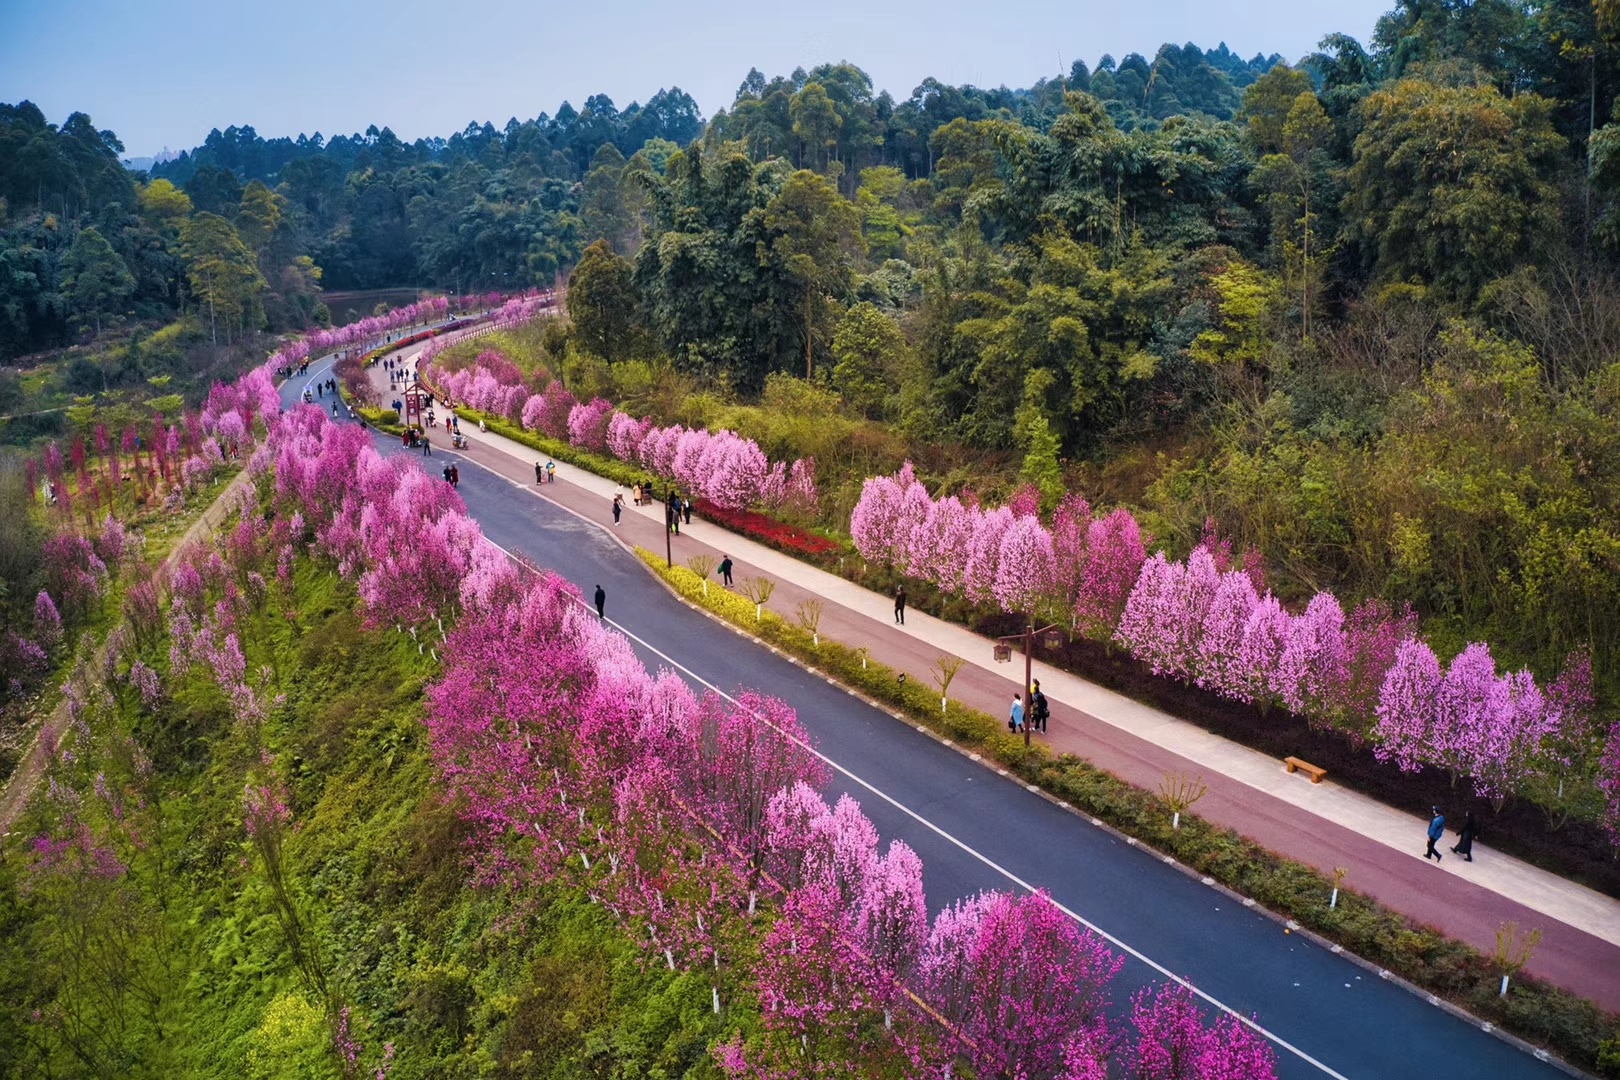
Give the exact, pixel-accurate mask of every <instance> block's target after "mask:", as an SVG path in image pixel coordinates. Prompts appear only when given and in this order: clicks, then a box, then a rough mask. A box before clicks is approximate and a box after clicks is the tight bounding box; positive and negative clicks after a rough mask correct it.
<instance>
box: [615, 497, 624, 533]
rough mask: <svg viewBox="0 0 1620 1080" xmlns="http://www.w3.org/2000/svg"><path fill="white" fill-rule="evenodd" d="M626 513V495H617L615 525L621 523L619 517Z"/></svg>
mask: <svg viewBox="0 0 1620 1080" xmlns="http://www.w3.org/2000/svg"><path fill="white" fill-rule="evenodd" d="M622 513H624V494H623V493H622V492H618V493H615V494H614V496H613V524H615V525H617V524H618V523H619V515H620V514H622Z"/></svg>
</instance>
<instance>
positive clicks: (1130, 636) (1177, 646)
mask: <svg viewBox="0 0 1620 1080" xmlns="http://www.w3.org/2000/svg"><path fill="white" fill-rule="evenodd" d="M1220 577H1221V573H1220V571H1219V570H1218V569H1217V568H1216V565H1215V559H1214V558H1213V556H1212V555H1211V554H1210V551H1209V549H1208V548H1204V547H1198V548H1194V549H1193V552H1192V554H1191V555H1189V556H1188V557H1187V561H1186V562H1185V563H1178V562H1171V561H1170V560H1168V559H1166V558H1165V557H1164V555H1163V554H1162V553H1161V554H1159V555H1156V556H1155V557H1154V558H1153V559H1152V560H1150V561H1149V562H1148V564H1147V565H1146V566H1144V567H1143V568H1142V576H1141V579H1140V580H1139V581H1138V582H1137V585H1136V588H1135V589H1134V590H1133V591H1132V592H1131V596H1130V599H1129V600H1128V601H1127V602H1126V604H1125V612H1124V614H1123V615H1121V616H1120V621H1119V627H1118V629H1117V630H1116V631H1115V639H1116V640H1117V641H1119V643H1120V644H1121V645H1124V646H1125V647H1126V648H1127V649H1129V650H1130V652H1131V655H1132V656H1135V657H1136V658H1137V659H1138V660H1141V661H1142V662H1143V663H1145V664H1147V665H1148V667H1149V669H1150V670H1151V671H1152V672H1153V673H1154V674H1155V675H1171V676H1175V677H1177V678H1184V679H1185V678H1191V677H1193V674H1194V669H1195V667H1196V665H1197V662H1198V642H1199V638H1200V637H1201V635H1202V633H1203V626H1204V617H1205V615H1207V614H1208V612H1209V607H1210V604H1211V603H1213V602H1214V600H1215V592H1216V589H1217V588H1218V587H1219V585H1220Z"/></svg>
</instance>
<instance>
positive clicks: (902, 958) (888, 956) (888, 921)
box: [855, 840, 928, 1010]
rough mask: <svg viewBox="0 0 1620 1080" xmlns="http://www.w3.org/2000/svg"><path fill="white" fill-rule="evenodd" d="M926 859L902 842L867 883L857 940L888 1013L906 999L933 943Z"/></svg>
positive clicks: (857, 917)
mask: <svg viewBox="0 0 1620 1080" xmlns="http://www.w3.org/2000/svg"><path fill="white" fill-rule="evenodd" d="M922 872H923V867H922V860H921V859H919V858H918V857H917V853H916V852H914V851H912V850H911V848H910V847H908V846H907V845H906V844H904V843H903V842H901V841H899V840H895V841H893V842H892V843H890V845H889V851H888V853H887V854H886V855H884V856H883V857H882V858H880V859H878V860H877V861H876V862H874V863H873V864H872V866H871V869H870V870H869V872H868V873H867V875H866V880H865V881H864V882H863V883H862V890H861V895H860V897H859V900H858V906H857V910H856V915H855V935H856V937H857V939H858V940H859V942H860V946H861V951H862V952H863V953H864V955H865V959H866V962H867V963H868V964H870V965H871V966H872V969H873V970H872V974H871V976H870V981H871V983H872V985H873V987H874V990H875V992H876V996H877V997H878V998H879V999H880V1001H882V1003H883V1005H884V1008H885V1009H891V1010H892V1009H893V1008H894V1007H895V1005H896V1004H897V1003H898V1002H899V1000H900V993H899V991H900V988H901V987H902V986H904V985H906V983H907V982H908V981H909V980H910V979H911V977H912V975H913V974H914V973H915V972H916V970H917V966H918V964H919V963H920V962H921V960H922V954H923V949H924V948H925V947H927V944H928V905H927V903H926V901H925V899H924V896H923V878H922Z"/></svg>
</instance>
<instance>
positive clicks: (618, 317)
mask: <svg viewBox="0 0 1620 1080" xmlns="http://www.w3.org/2000/svg"><path fill="white" fill-rule="evenodd" d="M634 274H635V272H634V270H632V269H631V266H630V264H629V263H628V262H626V261H625V260H624V259H623V258H621V257H619V256H618V255H616V254H614V252H613V248H612V247H611V246H610V245H609V244H608V242H607V241H606V240H598V241H597V242H596V243H594V244H592V245H591V246H590V247H588V248H586V249H585V254H584V255H583V256H581V258H580V260H579V265H578V266H576V267H575V268H574V272H573V274H572V275H571V276H570V277H569V279H568V318H569V320H570V321H572V322H573V324H574V336H575V340H577V341H578V342H579V344H580V345H581V346H582V347H583V348H584V349H585V350H586V351H587V352H590V353H592V354H594V355H596V356H600V357H601V358H602V359H604V360H607V361H609V362H610V363H611V362H613V361H617V360H623V359H625V358H627V357H628V356H629V355H630V350H631V348H632V346H633V345H634V342H635V339H636V337H637V334H638V328H637V325H636V311H637V308H638V307H639V306H640V304H639V299H638V297H637V295H636V289H635V280H634Z"/></svg>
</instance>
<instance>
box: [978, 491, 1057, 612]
mask: <svg viewBox="0 0 1620 1080" xmlns="http://www.w3.org/2000/svg"><path fill="white" fill-rule="evenodd" d="M1053 573H1054V570H1053V556H1052V535H1051V534H1050V533H1048V532H1047V531H1046V529H1045V527H1044V526H1042V525H1041V519H1040V518H1038V517H1036V516H1035V515H1033V514H1027V515H1023V516H1017V517H1015V518H1014V520H1013V522H1012V524H1011V525H1010V526H1008V528H1007V531H1006V532H1005V533H1003V534H1002V537H1001V553H1000V555H999V556H998V557H997V559H996V580H995V584H994V586H993V588H992V592H993V594H994V595H995V598H996V603H998V604H1000V605H1001V609H1002V610H1003V611H1007V612H1024V613H1031V614H1033V613H1034V612H1035V611H1036V609H1037V608H1038V607H1040V606H1041V604H1042V603H1043V602H1044V601H1045V600H1046V599H1047V598H1049V597H1050V596H1051V595H1052V592H1053V587H1052V579H1053Z"/></svg>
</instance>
